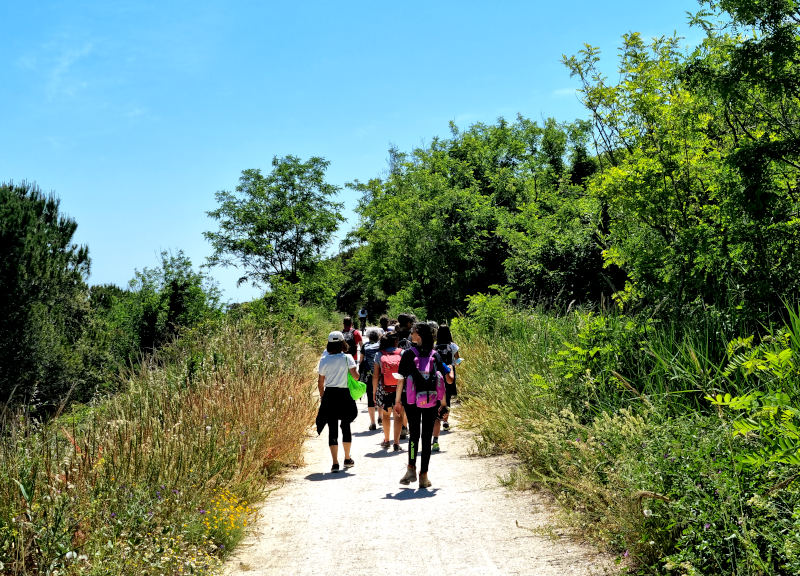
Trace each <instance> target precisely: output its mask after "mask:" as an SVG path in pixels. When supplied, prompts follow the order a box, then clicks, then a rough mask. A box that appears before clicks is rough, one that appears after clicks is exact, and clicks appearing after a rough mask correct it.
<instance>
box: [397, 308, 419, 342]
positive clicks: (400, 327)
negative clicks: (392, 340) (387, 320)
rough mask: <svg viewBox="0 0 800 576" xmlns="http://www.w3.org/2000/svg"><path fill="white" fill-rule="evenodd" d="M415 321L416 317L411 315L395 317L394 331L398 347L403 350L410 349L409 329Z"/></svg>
mask: <svg viewBox="0 0 800 576" xmlns="http://www.w3.org/2000/svg"><path fill="white" fill-rule="evenodd" d="M416 321H417V317H416V316H414V315H413V314H410V313H409V314H400V315H399V316H398V317H397V326H396V327H395V329H394V331H395V332H397V342H398V344H397V345H398V346H399V347H400V348H402V349H403V350H408V349H409V348H411V328H412V327H413V326H414V324H415V323H416Z"/></svg>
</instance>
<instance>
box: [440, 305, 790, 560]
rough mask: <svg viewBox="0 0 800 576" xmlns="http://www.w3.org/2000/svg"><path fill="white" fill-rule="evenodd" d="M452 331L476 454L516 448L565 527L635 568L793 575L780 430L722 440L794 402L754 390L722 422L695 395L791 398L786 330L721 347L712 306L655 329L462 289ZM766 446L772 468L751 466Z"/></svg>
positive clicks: (718, 412) (644, 322)
mask: <svg viewBox="0 0 800 576" xmlns="http://www.w3.org/2000/svg"><path fill="white" fill-rule="evenodd" d="M501 304H502V305H501ZM453 329H454V335H455V337H456V339H457V341H458V342H459V344H460V345H461V350H462V356H463V357H464V358H465V359H466V360H467V361H466V362H465V363H464V364H463V365H462V367H461V369H460V370H461V372H460V375H461V378H460V379H459V382H460V386H459V391H460V392H461V394H462V399H463V400H464V405H463V411H462V414H463V417H464V419H465V420H466V422H467V423H468V424H470V425H473V426H475V427H476V428H477V430H478V433H479V436H478V438H479V446H480V448H481V449H482V450H483V451H487V452H493V451H505V452H513V453H516V454H517V455H518V456H519V458H520V460H521V463H522V464H523V468H524V472H525V477H527V478H528V480H529V482H530V483H531V484H535V485H537V486H540V487H542V488H544V489H546V490H548V491H549V492H550V493H551V494H552V495H553V496H554V498H555V499H556V501H557V502H559V503H560V504H561V507H562V510H563V519H564V522H566V523H567V524H568V525H570V526H573V527H576V528H578V529H580V530H581V531H582V532H583V533H584V534H585V535H587V536H589V537H591V538H592V539H593V540H594V541H595V542H596V543H598V545H599V546H600V547H601V548H604V549H606V550H608V551H611V552H613V553H616V554H618V555H619V557H620V559H621V560H622V559H624V560H625V561H626V563H628V564H629V565H630V567H631V568H632V569H634V570H635V569H640V570H641V571H642V572H644V573H652V570H658V571H662V570H666V571H667V572H668V573H674V574H704V575H705V574H745V573H746V574H752V573H760V574H787V573H796V572H797V570H798V558H800V556H799V555H798V552H800V541H798V536H799V535H800V532H799V531H798V521H797V517H798V515H799V514H798V513H800V497H799V496H798V494H799V493H800V490H798V488H797V487H796V486H795V485H794V484H793V483H792V481H793V479H794V478H795V476H794V474H795V473H796V472H797V470H796V466H794V465H792V464H791V460H784V461H780V460H779V459H778V457H777V456H776V455H780V454H784V456H785V454H786V452H785V451H784V452H782V453H779V452H775V446H778V447H780V446H783V448H784V449H786V448H788V449H789V450H790V451H791V450H793V449H794V447H793V445H791V442H792V440H791V438H789V437H788V435H787V434H788V431H789V430H790V429H789V428H787V427H786V425H784V426H783V428H779V427H778V425H777V424H776V425H775V426H776V428H775V430H776V431H775V433H774V434H773V436H769V435H768V434H766V433H763V432H759V431H757V433H758V434H759V436H753V433H752V432H751V434H750V435H749V436H748V435H745V434H740V435H737V436H736V437H734V436H733V434H732V432H733V431H734V430H737V429H738V430H743V429H744V428H745V425H744V424H737V422H745V421H746V420H747V419H748V418H749V419H750V420H751V421H754V422H776V423H779V422H789V423H792V422H793V420H792V419H791V418H789V417H788V416H783V417H782V416H781V415H782V414H784V415H791V414H794V412H793V410H794V408H793V407H792V406H785V405H780V407H776V406H775V405H774V404H770V403H769V402H768V401H766V400H763V401H762V402H763V403H762V405H758V404H757V403H756V405H754V406H752V408H753V410H755V413H751V412H747V411H745V413H744V414H742V416H741V417H739V418H738V419H737V418H735V417H734V416H735V413H729V412H727V411H726V409H725V408H722V407H721V406H720V407H717V406H714V405H713V404H712V403H711V402H709V401H708V400H707V399H705V398H704V396H708V397H709V398H716V397H715V394H717V393H718V392H721V393H723V395H724V393H726V392H728V393H731V394H733V396H728V397H727V399H728V400H727V401H726V397H724V396H723V397H722V398H721V400H722V401H721V402H719V403H720V404H722V405H725V404H726V402H727V404H728V405H730V404H731V403H732V402H733V403H735V401H736V398H737V396H736V395H737V394H738V395H739V396H738V398H743V397H745V396H746V395H747V394H748V393H751V392H752V391H753V390H755V389H757V388H768V389H771V390H774V389H776V388H781V389H784V390H790V393H789V395H788V396H789V397H791V398H794V397H796V393H797V385H796V383H797V379H796V372H793V371H792V370H788V369H787V366H788V364H787V362H786V358H787V357H793V354H794V353H795V350H794V349H792V354H787V353H785V352H783V351H784V350H785V349H787V346H789V344H788V343H790V342H793V340H792V338H791V337H788V336H785V334H787V333H788V332H791V330H790V329H789V328H788V327H787V328H784V329H783V330H782V331H775V332H773V334H772V335H771V336H770V335H767V336H764V337H763V338H762V341H763V344H761V345H759V346H755V345H754V344H752V341H753V338H749V339H741V338H740V339H738V340H737V339H731V340H729V341H728V342H726V339H727V338H728V335H726V333H725V331H724V330H723V329H722V328H721V327H720V325H719V323H718V322H717V320H716V319H715V317H714V316H713V315H708V316H707V317H705V318H700V317H698V318H684V319H682V322H680V323H677V322H676V323H674V324H670V325H668V324H665V323H658V322H654V321H652V320H648V319H647V318H644V319H637V318H632V317H626V316H623V315H620V314H618V313H616V312H614V313H611V312H609V313H594V312H591V311H587V310H580V309H579V310H574V311H570V312H569V313H567V314H557V313H555V312H551V313H545V312H543V311H541V310H530V309H514V308H512V307H511V306H510V304H509V303H508V302H506V303H503V302H502V300H500V297H499V296H494V297H481V298H476V299H472V300H471V301H470V310H469V311H468V314H467V316H465V317H463V318H459V319H457V320H456V321H455V322H454V323H453ZM792 334H794V333H793V332H792ZM729 342H730V343H731V344H730V346H729V345H727V344H728V343H729ZM742 342H749V344H746V345H743V344H742ZM748 346H749V347H748ZM781 353H783V356H781ZM770 354H771V355H772V356H770ZM770 358H772V359H773V360H775V362H771V361H770ZM780 358H783V359H784V360H783V361H781V360H779V359H780ZM748 359H749V361H750V362H751V363H750V364H749V366H751V367H752V368H753V372H752V373H751V374H750V375H748V374H747V366H748V364H746V362H747V361H748ZM781 362H783V363H781ZM776 370H777V371H779V373H780V374H781V375H782V376H783V380H782V382H781V386H778V385H777V384H776V382H775V378H776ZM769 383H771V385H770V384H769ZM768 397H769V395H768V394H767V395H766V396H759V397H757V398H764V399H766V398H768ZM716 401H717V400H715V402H716ZM770 415H771V416H770ZM770 417H772V420H770ZM765 418H766V420H765ZM787 418H788V420H787ZM753 419H755V420H753ZM765 425H766V424H765ZM781 435H783V441H782V442H783V444H781V443H780V441H779V440H776V441H777V442H778V444H774V443H773V444H770V443H769V439H770V438H772V439H773V440H775V439H776V438H779V437H781ZM787 442H788V443H789V444H787ZM765 443H766V444H765ZM770 446H772V449H773V451H772V452H767V453H766V454H767V460H768V459H769V455H770V454H772V456H773V460H774V462H773V463H772V464H769V465H758V463H757V462H756V465H752V455H753V454H754V452H755V453H761V454H765V452H764V449H765V447H766V448H769V447H770ZM748 458H750V459H751V464H748Z"/></svg>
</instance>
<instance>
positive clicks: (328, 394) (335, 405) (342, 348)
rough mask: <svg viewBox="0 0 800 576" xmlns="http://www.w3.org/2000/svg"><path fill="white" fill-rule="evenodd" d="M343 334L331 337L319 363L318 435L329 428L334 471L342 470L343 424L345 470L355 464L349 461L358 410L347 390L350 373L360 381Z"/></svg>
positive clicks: (335, 333) (335, 332)
mask: <svg viewBox="0 0 800 576" xmlns="http://www.w3.org/2000/svg"><path fill="white" fill-rule="evenodd" d="M347 352H348V347H347V343H346V342H345V341H344V334H342V333H341V332H339V331H334V332H331V333H330V334H329V335H328V346H327V349H326V350H325V353H324V354H323V355H322V358H320V360H319V365H318V366H317V372H318V373H319V380H318V381H317V386H318V387H319V397H320V398H321V402H320V407H319V414H317V433H318V434H320V433H322V429H323V428H324V427H325V426H326V425H327V426H328V446H329V447H330V450H331V457H332V458H333V466H332V467H331V472H338V471H339V439H338V437H337V436H338V430H337V429H338V427H339V422H340V421H341V428H342V445H343V446H344V467H345V468H352V467H353V466H354V465H355V462H353V459H352V458H350V444H351V442H352V441H353V436H352V434H351V433H350V423H351V422H353V420H355V419H356V416H357V415H358V408H357V407H356V402H355V400H353V398H352V397H351V396H350V390H348V388H347V373H348V372H350V375H351V376H352V377H353V378H355V379H356V380H358V367H357V366H356V361H355V359H354V358H353V356H352V354H348V353H347Z"/></svg>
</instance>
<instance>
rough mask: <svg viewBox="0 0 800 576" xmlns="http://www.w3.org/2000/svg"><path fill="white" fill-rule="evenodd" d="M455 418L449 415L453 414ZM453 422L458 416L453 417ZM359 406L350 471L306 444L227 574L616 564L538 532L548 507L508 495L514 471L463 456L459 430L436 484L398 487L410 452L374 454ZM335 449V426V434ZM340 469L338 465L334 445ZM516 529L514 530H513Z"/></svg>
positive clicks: (460, 574)
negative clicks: (301, 462)
mask: <svg viewBox="0 0 800 576" xmlns="http://www.w3.org/2000/svg"><path fill="white" fill-rule="evenodd" d="M454 416H457V408H456V410H455V414H454ZM456 422H457V421H456ZM368 426H369V415H368V413H367V406H366V402H360V403H359V416H358V418H357V419H356V421H355V422H353V426H352V430H353V448H352V453H351V456H352V457H353V458H354V459H355V464H356V465H355V467H354V468H351V469H350V470H348V471H345V472H339V473H338V474H334V473H331V472H330V467H331V457H330V452H329V450H328V445H327V444H328V442H327V440H328V438H327V429H326V430H323V433H322V435H321V436H319V437H317V435H316V431H313V432H311V434H310V436H309V438H308V440H307V442H306V448H305V450H306V452H305V460H306V465H305V466H304V467H302V468H298V469H294V470H290V471H289V472H288V473H286V474H285V475H283V477H282V478H281V482H282V483H283V482H284V481H285V484H284V485H283V486H282V487H281V488H279V489H277V490H275V491H274V492H272V493H271V494H270V496H269V497H268V498H267V500H266V501H265V502H264V504H263V507H262V509H261V514H262V517H261V519H260V520H259V521H258V523H257V524H256V525H255V528H254V530H253V532H252V533H251V534H250V536H249V537H248V538H247V539H246V540H245V541H244V542H243V543H242V544H241V546H240V547H239V548H238V549H237V551H236V553H235V554H234V555H233V556H232V557H231V558H230V559H229V561H228V562H227V564H226V574H228V575H230V576H233V575H237V576H238V575H241V574H248V575H273V574H274V575H278V574H280V575H282V576H292V575H296V576H328V575H334V574H335V575H347V576H356V575H358V576H361V575H364V576H366V575H370V576H372V575H374V574H387V575H395V574H397V575H402V576H428V575H437V576H439V575H441V576H450V575H454V576H468V575H481V576H483V575H491V576H500V575H506V574H526V575H527V574H530V575H543V576H547V575H556V574H558V575H566V574H606V573H611V572H612V568H611V567H612V566H613V562H612V561H611V560H610V559H609V558H608V557H606V556H601V555H598V554H597V552H596V550H592V549H591V548H590V547H588V546H585V545H581V544H580V543H576V542H570V541H566V540H564V539H560V540H555V541H554V540H552V539H550V538H548V537H546V536H540V535H537V534H536V533H534V532H532V531H531V530H528V529H526V527H527V528H530V527H546V526H547V525H548V522H550V519H551V514H550V512H549V510H548V507H547V504H546V501H545V499H544V498H542V497H541V496H540V495H537V494H536V493H534V492H532V491H525V492H519V491H512V490H509V489H507V488H504V487H502V486H500V484H499V482H498V477H500V476H504V475H506V474H508V472H509V470H510V469H511V467H513V466H514V465H515V463H514V460H513V459H512V458H509V457H505V456H497V457H489V458H480V457H475V456H471V452H472V451H473V450H474V442H473V441H472V436H471V433H470V432H469V431H466V430H459V429H458V426H457V424H456V425H455V426H454V427H453V430H451V431H450V432H445V433H444V434H443V435H442V436H441V438H440V444H441V446H442V450H441V452H439V453H434V454H433V455H432V457H431V464H430V473H429V476H430V479H431V482H432V483H433V486H432V487H431V488H429V489H427V490H419V489H417V486H416V484H412V485H411V486H409V487H405V486H402V485H400V484H399V482H398V481H399V480H400V478H401V477H402V475H403V473H404V470H405V465H406V461H407V457H408V454H407V452H406V447H407V444H406V441H405V440H403V441H402V444H401V447H402V451H400V452H393V451H391V449H390V450H384V449H382V448H381V447H380V442H381V441H382V440H383V432H382V431H381V430H380V429H379V430H378V431H369V430H368ZM340 442H341V431H340ZM339 460H340V462H343V461H344V456H343V454H342V449H341V446H340V456H339ZM517 523H519V525H520V526H522V528H520V527H518V526H517Z"/></svg>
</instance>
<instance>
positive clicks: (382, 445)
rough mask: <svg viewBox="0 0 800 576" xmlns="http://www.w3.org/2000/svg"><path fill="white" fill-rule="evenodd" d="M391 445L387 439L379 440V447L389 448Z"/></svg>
mask: <svg viewBox="0 0 800 576" xmlns="http://www.w3.org/2000/svg"><path fill="white" fill-rule="evenodd" d="M391 445H392V443H391V442H389V441H388V440H384V441H383V442H381V448H389V447H390V446H391Z"/></svg>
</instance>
